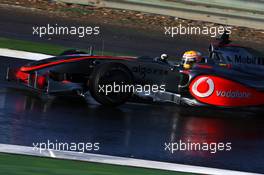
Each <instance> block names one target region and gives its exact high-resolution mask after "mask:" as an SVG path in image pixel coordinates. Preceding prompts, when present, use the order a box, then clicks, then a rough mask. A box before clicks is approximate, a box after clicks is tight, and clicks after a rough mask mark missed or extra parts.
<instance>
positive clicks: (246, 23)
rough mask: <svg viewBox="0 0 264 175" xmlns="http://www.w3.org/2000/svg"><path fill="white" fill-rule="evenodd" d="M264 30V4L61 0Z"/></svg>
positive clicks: (196, 0)
mask: <svg viewBox="0 0 264 175" xmlns="http://www.w3.org/2000/svg"><path fill="white" fill-rule="evenodd" d="M57 1H60V2H66V3H76V4H83V5H93V6H99V7H108V8H118V9H126V10H135V11H141V12H148V13H155V14H161V15H169V16H175V17H178V18H184V19H192V20H201V21H208V22H214V23H219V24H225V25H234V26H243V27H249V28H255V29H263V30H264V0H256V1H250V0H232V1H230V0H214V1H210V0H57Z"/></svg>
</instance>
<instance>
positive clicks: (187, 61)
mask: <svg viewBox="0 0 264 175" xmlns="http://www.w3.org/2000/svg"><path fill="white" fill-rule="evenodd" d="M201 60H202V54H201V53H200V52H197V51H194V50H191V51H187V52H185V53H184V54H183V56H182V64H183V67H184V68H185V69H190V68H191V66H192V65H193V64H194V63H197V62H200V61H201Z"/></svg>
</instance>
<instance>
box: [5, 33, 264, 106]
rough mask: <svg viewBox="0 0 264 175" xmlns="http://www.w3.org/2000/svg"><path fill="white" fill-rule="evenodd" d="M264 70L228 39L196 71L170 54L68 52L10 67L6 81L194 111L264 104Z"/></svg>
mask: <svg viewBox="0 0 264 175" xmlns="http://www.w3.org/2000/svg"><path fill="white" fill-rule="evenodd" d="M263 65H264V58H263V55H262V54H261V53H259V52H258V51H255V50H254V49H251V48H247V47H243V46H238V45H233V44H230V41H229V38H228V35H226V34H224V35H223V36H222V38H221V39H220V40H217V41H216V42H214V43H211V44H210V48H209V56H208V57H204V58H203V61H202V62H200V63H197V64H195V65H193V67H192V68H190V69H184V68H183V67H182V66H181V64H180V63H178V62H173V61H168V60H167V58H166V56H165V55H162V56H161V57H158V58H151V57H128V56H96V55H93V54H87V53H83V52H79V51H67V52H65V53H63V54H62V55H60V56H56V57H52V58H48V59H44V60H40V61H34V62H30V63H28V64H27V65H24V66H22V67H18V68H8V70H7V75H6V79H7V80H9V81H16V82H18V83H19V84H23V85H24V86H26V87H28V88H30V89H31V90H34V91H36V92H38V93H41V94H47V95H55V96H56V95H62V94H69V93H74V94H77V95H80V96H83V97H87V96H92V97H93V98H94V99H95V100H96V101H97V102H99V103H101V104H103V105H110V106H116V105H121V104H123V103H125V102H127V101H130V100H132V99H144V100H151V101H157V102H172V103H176V104H182V105H191V106H217V107H246V106H259V105H263V104H264V66H263ZM147 85H148V86H147ZM154 85H155V87H154V89H153V86H154ZM112 86H115V87H112ZM116 87H118V88H117V90H116ZM120 87H121V88H120ZM122 87H125V89H126V90H125V91H124V88H122ZM127 87H128V88H129V89H130V90H127ZM134 87H137V90H136V91H135V88H134ZM146 87H148V89H146ZM149 87H152V89H151V90H149ZM131 89H132V90H131Z"/></svg>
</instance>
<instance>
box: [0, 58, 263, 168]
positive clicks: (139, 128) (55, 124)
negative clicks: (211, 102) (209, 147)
mask: <svg viewBox="0 0 264 175" xmlns="http://www.w3.org/2000/svg"><path fill="white" fill-rule="evenodd" d="M0 59H1V67H0V68H1V69H0V70H1V72H0V73H1V74H0V75H1V81H0V133H1V134H0V142H1V143H7V144H18V145H27V146H32V143H33V142H46V141H47V140H51V141H54V142H56V140H57V141H58V142H68V143H70V142H77V143H78V142H99V143H100V145H101V146H100V151H99V152H96V153H100V154H108V155H116V156H125V157H135V158H143V159H150V160H160V161H168V162H177V163H184V164H191V165H201V166H209V167H217V168H225V169H234V170H243V171H251V172H262V173H264V151H263V148H264V128H263V126H264V119H263V114H262V113H261V112H259V113H255V112H252V111H233V110H228V111H224V110H213V109H197V108H186V107H178V106H175V105H158V104H156V105H147V104H133V103H130V104H125V105H123V106H121V107H119V108H116V109H108V108H104V107H102V106H100V105H98V104H96V103H95V102H93V101H92V100H91V101H90V103H89V104H87V103H86V102H85V101H83V100H81V99H78V98H76V99H69V98H68V99H62V98H55V99H51V100H41V99H40V98H38V97H37V96H36V95H33V94H31V93H30V92H27V91H20V90H17V89H13V88H7V86H9V84H7V83H6V82H5V81H3V79H4V77H3V75H4V70H5V68H6V66H7V65H10V66H18V65H21V64H24V63H25V62H27V61H24V60H19V59H13V58H12V59H11V58H4V57H1V58H0ZM179 140H185V141H186V140H189V141H191V142H208V143H211V142H232V151H230V152H218V153H216V154H210V153H208V152H195V151H186V152H185V151H178V152H176V153H175V154H173V155H172V154H169V153H168V152H165V151H164V142H178V141H179Z"/></svg>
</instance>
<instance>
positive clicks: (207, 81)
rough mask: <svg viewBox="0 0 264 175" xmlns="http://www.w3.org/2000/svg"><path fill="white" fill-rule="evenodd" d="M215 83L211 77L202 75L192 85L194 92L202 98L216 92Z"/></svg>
mask: <svg viewBox="0 0 264 175" xmlns="http://www.w3.org/2000/svg"><path fill="white" fill-rule="evenodd" d="M214 89H215V85H214V82H213V80H212V79H211V78H209V77H201V78H199V79H198V80H196V82H194V84H193V86H192V89H191V90H192V92H193V93H194V94H195V95H196V96H198V97H201V98H205V97H209V96H210V95H212V93H213V92H214Z"/></svg>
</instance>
